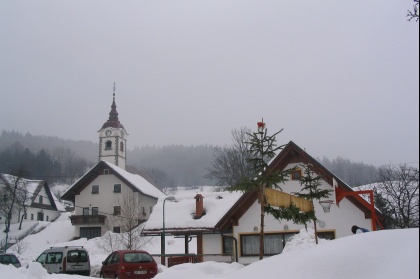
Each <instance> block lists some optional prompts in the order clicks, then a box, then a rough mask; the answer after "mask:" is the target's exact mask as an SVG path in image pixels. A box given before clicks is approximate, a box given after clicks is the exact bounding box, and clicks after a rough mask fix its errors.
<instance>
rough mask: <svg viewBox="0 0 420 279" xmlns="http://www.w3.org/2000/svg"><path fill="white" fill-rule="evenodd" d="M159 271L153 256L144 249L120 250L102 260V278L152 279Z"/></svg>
mask: <svg viewBox="0 0 420 279" xmlns="http://www.w3.org/2000/svg"><path fill="white" fill-rule="evenodd" d="M157 271H158V268H157V263H156V262H155V260H154V259H153V257H152V256H151V255H150V254H149V253H147V252H146V251H142V250H119V251H115V252H113V253H111V255H109V256H108V257H107V258H106V260H105V261H103V262H102V267H101V272H100V273H99V277H101V278H115V279H151V278H153V277H155V276H156V274H157Z"/></svg>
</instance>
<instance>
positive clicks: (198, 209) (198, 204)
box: [194, 194, 204, 219]
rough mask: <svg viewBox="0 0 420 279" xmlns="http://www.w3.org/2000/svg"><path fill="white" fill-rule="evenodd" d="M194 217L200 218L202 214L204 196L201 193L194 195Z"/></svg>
mask: <svg viewBox="0 0 420 279" xmlns="http://www.w3.org/2000/svg"><path fill="white" fill-rule="evenodd" d="M194 199H195V219H200V218H201V217H203V215H204V203H203V199H204V197H203V196H202V195H201V194H197V195H196V196H195V197H194Z"/></svg>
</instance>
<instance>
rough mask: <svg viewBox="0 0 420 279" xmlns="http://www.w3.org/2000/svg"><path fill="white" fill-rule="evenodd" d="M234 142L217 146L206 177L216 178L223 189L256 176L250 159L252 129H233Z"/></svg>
mask: <svg viewBox="0 0 420 279" xmlns="http://www.w3.org/2000/svg"><path fill="white" fill-rule="evenodd" d="M231 134H232V144H231V145H230V146H225V147H215V152H214V153H215V155H214V157H215V159H214V161H213V163H212V165H211V167H210V168H209V169H208V170H207V174H206V178H209V179H215V180H216V183H217V185H219V186H220V188H221V189H226V188H230V187H232V186H236V185H238V183H240V182H242V181H244V180H245V179H250V178H251V177H254V176H255V172H254V171H253V168H252V165H251V164H250V159H251V158H252V156H253V155H252V153H251V152H250V151H249V150H250V135H251V134H252V133H251V129H249V128H245V127H242V128H240V129H239V130H238V129H234V130H232V131H231Z"/></svg>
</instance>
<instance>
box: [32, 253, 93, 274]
mask: <svg viewBox="0 0 420 279" xmlns="http://www.w3.org/2000/svg"><path fill="white" fill-rule="evenodd" d="M35 261H36V262H39V263H40V264H41V265H42V266H43V267H44V268H45V269H46V270H47V272H48V273H65V274H78V275H85V276H90V260H89V253H88V251H87V250H86V249H85V248H83V247H82V246H65V247H51V248H50V249H47V250H45V251H44V252H42V254H41V255H39V256H38V258H37V259H36V260H35Z"/></svg>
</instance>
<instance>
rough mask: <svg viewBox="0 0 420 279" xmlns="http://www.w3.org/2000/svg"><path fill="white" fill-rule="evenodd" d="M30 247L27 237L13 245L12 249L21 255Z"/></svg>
mask: <svg viewBox="0 0 420 279" xmlns="http://www.w3.org/2000/svg"><path fill="white" fill-rule="evenodd" d="M28 247H29V243H28V242H26V241H25V239H20V240H18V241H17V242H16V243H15V244H14V245H13V246H12V247H10V250H12V251H14V252H16V253H17V254H19V255H21V254H23V253H24V252H25V251H26V250H27V249H28Z"/></svg>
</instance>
